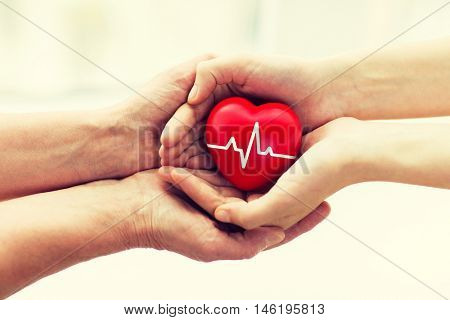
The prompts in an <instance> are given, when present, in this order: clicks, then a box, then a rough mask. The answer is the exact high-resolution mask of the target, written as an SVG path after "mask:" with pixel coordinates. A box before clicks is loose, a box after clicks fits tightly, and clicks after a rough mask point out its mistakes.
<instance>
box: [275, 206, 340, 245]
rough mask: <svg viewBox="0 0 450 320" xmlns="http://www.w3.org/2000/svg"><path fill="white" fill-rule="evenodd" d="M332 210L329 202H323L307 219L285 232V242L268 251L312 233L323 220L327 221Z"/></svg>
mask: <svg viewBox="0 0 450 320" xmlns="http://www.w3.org/2000/svg"><path fill="white" fill-rule="evenodd" d="M330 211H331V208H330V205H329V204H328V202H326V201H324V202H322V203H321V204H320V205H319V206H318V207H317V209H315V210H314V211H312V212H311V213H310V214H308V215H307V216H306V217H305V218H303V219H302V220H300V221H299V222H297V223H296V224H294V225H293V226H292V227H290V228H289V229H287V230H285V231H284V233H285V235H286V237H285V238H284V240H283V241H282V242H280V243H278V244H276V245H275V246H272V247H269V248H267V249H268V250H270V249H273V248H275V247H278V246H281V245H283V244H285V243H288V242H289V241H292V240H293V239H295V238H297V237H298V236H300V235H302V234H304V233H306V232H308V231H311V230H312V229H314V228H315V227H316V226H317V225H318V224H319V223H321V222H322V221H323V220H325V219H326V218H327V217H328V215H329V214H330Z"/></svg>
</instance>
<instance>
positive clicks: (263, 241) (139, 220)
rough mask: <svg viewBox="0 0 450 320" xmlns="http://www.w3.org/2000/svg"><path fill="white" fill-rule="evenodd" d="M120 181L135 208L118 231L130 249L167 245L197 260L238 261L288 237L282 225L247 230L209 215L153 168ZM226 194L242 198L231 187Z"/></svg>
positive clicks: (164, 248)
mask: <svg viewBox="0 0 450 320" xmlns="http://www.w3.org/2000/svg"><path fill="white" fill-rule="evenodd" d="M120 183H121V185H120V187H118V190H119V189H120V190H122V191H123V192H127V193H129V194H130V196H132V197H133V198H132V202H133V204H134V207H135V208H136V209H135V211H136V212H134V213H133V214H132V215H131V216H130V217H129V218H128V219H126V220H125V221H124V223H123V224H122V225H121V226H120V228H119V232H118V234H119V235H120V236H119V237H120V239H121V242H122V243H123V244H124V245H125V247H127V248H133V247H146V248H154V249H160V250H169V251H173V252H176V253H179V254H182V255H184V256H186V257H189V258H192V259H195V260H199V261H214V260H237V259H248V258H251V257H253V256H255V255H256V254H258V253H259V252H261V251H262V250H265V249H267V248H269V247H272V246H275V245H278V244H280V243H281V242H282V241H283V240H284V239H285V234H284V232H283V230H282V229H280V228H276V227H262V228H256V229H254V230H249V231H245V230H242V229H240V228H236V227H232V226H229V225H225V224H223V223H221V222H218V221H216V220H214V219H211V218H210V217H209V216H208V215H207V214H205V212H204V211H203V210H202V209H201V208H200V207H198V206H197V205H196V204H195V203H193V202H192V201H191V200H190V199H189V198H188V197H186V196H185V195H184V194H183V193H182V192H179V191H178V190H177V189H176V188H174V187H173V186H171V185H170V184H169V183H167V182H166V181H164V180H163V179H161V177H160V176H159V175H158V174H157V171H155V170H150V171H143V172H140V173H137V174H135V175H133V176H131V177H129V178H126V179H124V180H122V181H121V182H120ZM120 190H119V191H120ZM224 194H226V195H227V197H230V198H236V199H239V198H241V197H242V194H241V193H240V192H237V191H236V192H235V191H233V190H231V189H230V190H229V192H228V193H227V192H225V193H224ZM200 203H201V204H203V205H204V206H205V203H204V202H201V201H200Z"/></svg>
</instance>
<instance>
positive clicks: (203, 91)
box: [188, 56, 245, 105]
mask: <svg viewBox="0 0 450 320" xmlns="http://www.w3.org/2000/svg"><path fill="white" fill-rule="evenodd" d="M243 62H244V59H243V58H241V57H237V56H236V57H233V56H231V57H219V58H215V59H212V60H208V61H202V62H200V63H199V64H198V65H197V71H196V76H195V83H194V85H193V86H192V89H191V91H190V92H189V96H188V103H189V104H191V105H197V104H200V103H201V102H203V101H205V100H206V99H207V98H208V97H209V96H210V95H211V94H212V93H213V92H214V90H215V89H216V87H217V86H218V85H221V84H227V83H232V82H236V83H239V78H240V77H236V74H235V73H237V72H238V71H239V72H240V73H242V70H243V68H242V65H243V64H244V63H243ZM244 73H245V72H244ZM243 78H244V77H243ZM243 81H245V78H244V80H243Z"/></svg>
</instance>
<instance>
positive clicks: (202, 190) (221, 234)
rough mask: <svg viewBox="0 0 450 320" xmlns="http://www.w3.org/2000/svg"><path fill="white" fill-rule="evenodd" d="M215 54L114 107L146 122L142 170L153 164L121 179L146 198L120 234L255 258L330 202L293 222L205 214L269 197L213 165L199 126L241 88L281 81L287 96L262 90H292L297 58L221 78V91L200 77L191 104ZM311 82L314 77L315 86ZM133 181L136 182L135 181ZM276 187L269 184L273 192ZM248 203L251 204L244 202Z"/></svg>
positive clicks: (127, 118)
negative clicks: (237, 78) (243, 76)
mask: <svg viewBox="0 0 450 320" xmlns="http://www.w3.org/2000/svg"><path fill="white" fill-rule="evenodd" d="M208 61H209V62H213V61H215V58H214V57H212V56H205V57H200V58H197V59H194V60H192V61H189V62H187V63H184V64H182V65H180V66H177V67H175V68H173V69H171V70H169V71H167V72H164V73H162V74H160V75H158V76H157V77H156V78H155V79H154V80H152V81H151V82H150V83H149V84H148V85H147V86H146V87H145V88H144V89H143V90H142V91H140V93H141V94H142V96H139V95H138V96H135V97H132V98H131V99H129V100H127V101H125V102H123V103H121V104H120V105H119V106H117V107H116V108H115V110H114V114H116V115H118V117H116V119H117V120H114V121H115V123H117V125H116V126H117V127H126V128H134V129H136V128H144V130H139V131H143V132H144V133H145V135H143V136H142V135H139V141H138V143H137V144H138V145H139V146H141V148H140V150H139V158H140V159H142V158H143V159H144V161H139V162H140V164H141V166H140V168H139V170H147V171H143V172H140V173H137V174H135V175H133V176H131V177H129V178H126V179H124V180H122V181H119V182H118V183H121V184H122V185H123V186H124V188H127V189H130V188H131V189H132V190H135V192H134V194H135V195H136V196H138V197H140V199H141V200H140V204H141V205H137V206H136V207H137V208H140V206H142V208H140V209H139V210H137V212H136V213H134V214H133V215H132V216H131V218H130V219H127V222H126V223H123V226H122V227H120V229H119V230H120V232H119V233H118V234H119V237H120V238H121V242H122V243H124V244H125V245H126V247H152V248H157V249H166V250H170V251H174V252H178V253H180V254H183V255H185V256H188V257H190V258H193V259H197V260H201V261H212V260H218V259H243V258H250V257H252V256H254V255H256V254H257V253H258V252H260V251H262V250H265V249H268V248H271V247H274V246H277V245H280V244H283V243H285V242H288V241H290V240H291V239H293V238H295V237H297V236H299V235H300V234H302V233H304V232H306V231H308V230H310V229H312V228H313V227H314V226H316V225H317V224H318V223H320V222H321V221H322V220H323V219H324V218H325V217H326V216H327V215H328V213H329V211H330V208H329V206H328V205H327V204H326V203H323V204H321V205H320V206H316V207H317V208H316V209H315V210H313V212H312V213H311V214H310V215H308V217H307V218H305V219H303V220H301V221H299V220H300V219H297V218H296V221H293V219H292V218H290V220H291V221H293V223H289V225H287V224H286V223H284V222H283V223H279V224H275V223H271V221H267V223H266V222H263V223H260V221H257V220H250V219H249V220H244V223H242V221H240V220H238V219H240V218H239V217H240V216H238V215H233V218H232V219H229V220H227V219H224V218H223V217H219V216H216V218H217V219H214V218H212V217H209V216H207V215H205V214H204V211H206V212H207V213H210V214H214V212H215V209H216V208H217V207H219V206H220V205H222V204H224V203H228V204H230V205H234V206H235V205H247V202H248V205H253V203H254V204H255V207H259V206H260V203H262V202H261V201H265V200H264V199H265V197H261V198H259V197H260V195H250V196H248V195H246V194H244V193H242V192H241V191H239V190H237V189H235V188H233V187H232V186H231V185H230V184H229V183H228V182H227V181H226V180H224V178H222V177H221V176H220V175H219V174H217V173H216V172H214V171H209V170H210V169H212V168H213V163H212V161H211V159H210V157H209V154H208V153H207V152H205V150H204V149H203V148H202V146H201V143H200V141H199V138H201V134H202V133H201V132H200V130H199V127H200V125H201V122H202V121H203V120H204V117H205V116H206V115H207V113H208V111H209V110H210V109H211V108H212V107H213V106H214V104H215V101H216V100H220V99H222V98H225V97H227V96H230V95H236V94H242V95H247V94H252V95H256V93H257V92H264V91H266V89H267V88H271V89H270V91H273V92H277V93H278V90H279V89H280V90H281V92H280V96H273V97H268V96H262V95H261V96H262V97H264V98H272V99H276V100H282V97H281V95H283V96H286V97H289V96H292V95H289V94H288V92H287V91H286V90H285V87H286V86H285V85H284V84H283V82H284V81H288V80H289V79H286V72H288V70H289V68H290V64H288V63H286V64H285V65H283V66H272V65H270V64H269V65H268V68H269V69H268V70H267V71H266V72H265V73H263V74H261V75H259V74H255V76H257V77H258V78H255V79H256V80H255V79H253V78H251V79H250V78H249V79H248V82H247V84H246V85H244V86H236V88H235V87H234V86H232V85H231V84H230V85H223V86H218V87H217V89H215V90H214V93H212V92H211V93H210V94H206V92H203V87H204V86H203V85H202V84H199V83H197V86H201V89H200V90H201V91H199V96H197V98H196V100H194V101H197V102H199V103H198V106H196V107H192V106H191V104H188V102H187V99H188V93H189V91H190V90H191V88H192V86H193V84H194V81H195V79H197V81H199V79H201V76H202V75H203V74H204V73H205V72H207V69H206V66H205V64H206V63H208ZM219 61H220V60H219ZM280 61H282V60H280ZM270 68H272V69H273V70H270ZM202 70H203V71H202ZM242 71H243V72H247V73H250V72H251V69H246V68H242ZM272 73H273V74H272ZM271 74H272V76H271ZM288 74H289V73H288ZM274 75H277V76H278V77H279V81H278V82H268V83H266V82H265V81H266V80H267V79H271V81H275V78H276V77H274ZM292 80H293V79H291V80H289V81H292ZM298 83H299V82H298V81H297V82H295V83H293V82H292V83H291V85H292V94H293V93H294V92H297V91H298V88H297V90H296V84H298ZM312 85H313V84H312V83H311V84H310V86H312ZM214 86H215V84H214ZM247 86H249V87H248V88H250V89H249V91H248V92H247V91H245V90H246V88H247ZM237 87H239V88H240V89H237ZM242 88H244V89H242ZM301 88H304V89H301ZM241 90H243V91H241ZM258 90H259V91H258ZM302 90H307V89H306V87H305V86H303V87H300V91H302ZM202 97H204V98H202ZM295 97H298V95H296V96H295ZM200 101H201V102H200ZM311 109H313V108H311ZM314 112H316V110H314ZM314 112H312V113H314ZM314 121H317V119H316V120H314ZM319 121H322V120H319ZM311 123H313V122H311ZM164 127H165V129H164V132H163V133H162V134H161V131H162V129H163V128H164ZM130 131H133V130H130ZM160 139H161V141H162V146H161V147H160V143H159V140H160ZM142 146H144V147H145V149H144V148H142ZM158 150H159V155H158ZM159 156H161V159H160V157H159ZM160 161H161V164H164V165H165V164H171V165H175V166H177V167H179V168H173V167H162V168H160V169H159V172H157V170H148V169H152V168H156V167H159V166H160ZM142 164H143V165H142ZM182 167H185V168H186V169H182ZM130 181H134V182H133V183H129V182H130ZM125 186H126V187H125ZM180 190H181V191H182V192H180ZM272 193H273V192H269V195H270V196H271V197H272V196H273V195H272ZM280 196H282V197H280V199H279V200H278V199H277V202H284V201H285V199H286V195H285V194H282V195H281V194H280ZM320 202H322V201H320ZM319 204H320V203H319ZM202 209H203V210H202ZM267 209H269V208H267ZM267 209H266V208H264V210H267ZM300 209H301V208H299V206H298V205H297V203H296V204H295V211H297V213H298V210H300ZM313 209H314V208H313ZM128 210H130V211H132V210H134V209H132V208H128ZM241 210H246V208H245V206H243V207H242V209H241ZM311 211H312V210H311V208H304V212H305V213H304V216H306V214H307V213H310V212H311ZM255 213H256V211H255ZM242 216H244V215H242ZM251 217H253V214H250V215H249V218H251ZM274 219H277V217H274ZM217 220H222V222H232V223H233V224H236V225H240V226H242V227H244V230H243V229H241V228H239V227H235V226H232V225H230V224H224V223H221V222H220V221H217ZM247 221H248V222H247ZM264 225H271V226H270V227H269V226H264ZM245 229H248V230H245ZM250 229H251V230H250Z"/></svg>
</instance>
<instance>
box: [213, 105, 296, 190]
mask: <svg viewBox="0 0 450 320" xmlns="http://www.w3.org/2000/svg"><path fill="white" fill-rule="evenodd" d="M301 137H302V126H301V124H300V121H299V119H298V117H297V115H296V114H295V113H294V111H293V110H292V109H291V108H290V107H289V106H287V105H285V104H282V103H266V104H263V105H260V106H255V105H254V104H252V103H251V102H250V101H248V100H247V99H244V98H239V97H233V98H228V99H225V100H222V101H221V102H219V103H218V104H217V105H216V106H215V107H214V108H213V110H212V111H211V113H210V115H209V117H208V121H207V123H206V128H205V138H206V143H207V146H208V150H209V153H210V154H211V155H212V157H213V159H214V161H215V163H216V165H217V167H218V169H219V171H220V172H221V173H222V175H223V176H224V177H225V178H226V179H228V180H229V181H230V182H231V183H232V184H233V185H234V186H236V187H237V188H239V189H241V190H245V191H250V190H259V189H263V188H265V187H267V186H268V185H270V184H272V183H274V182H275V181H276V179H278V177H280V176H281V175H282V174H283V172H285V171H286V170H287V169H288V168H289V167H290V166H291V165H292V164H293V163H294V162H295V160H296V158H297V155H298V153H299V151H300V147H301Z"/></svg>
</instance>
